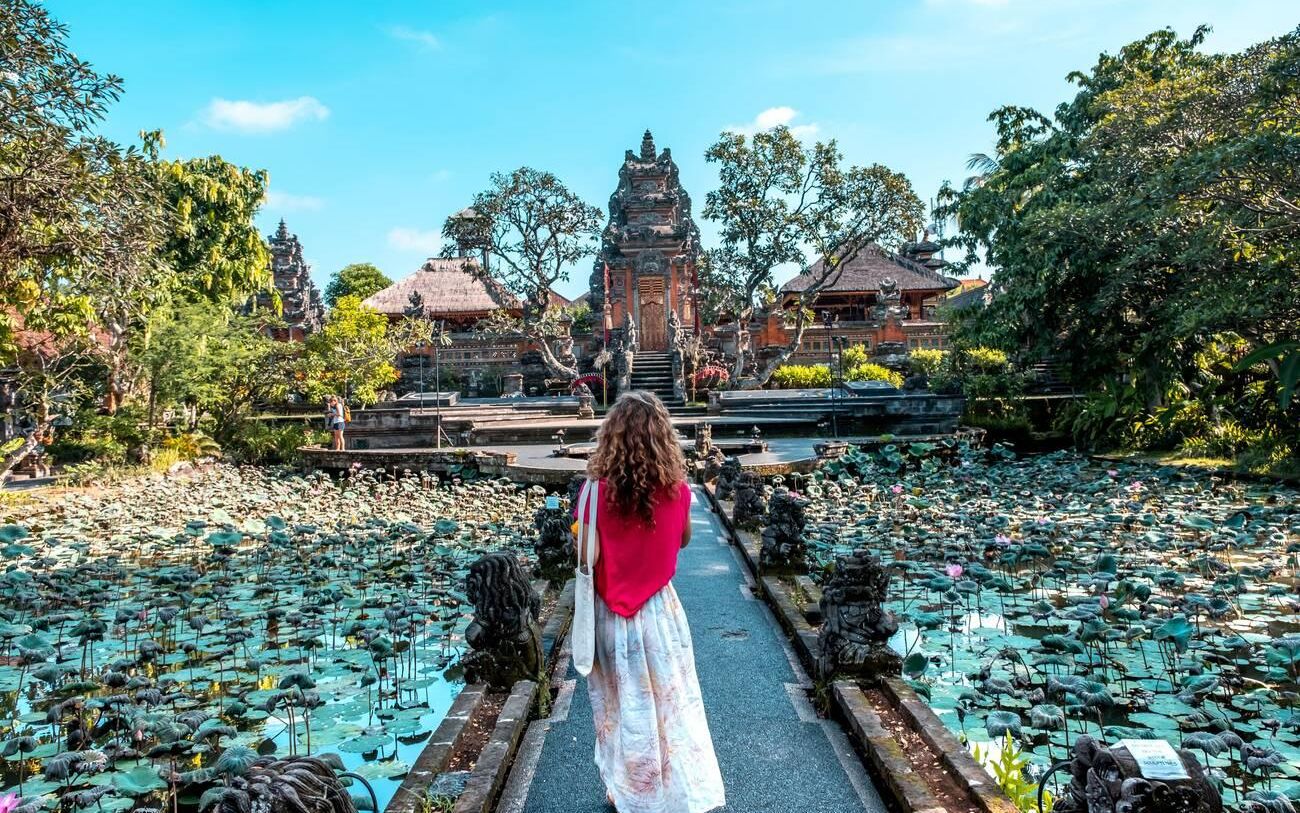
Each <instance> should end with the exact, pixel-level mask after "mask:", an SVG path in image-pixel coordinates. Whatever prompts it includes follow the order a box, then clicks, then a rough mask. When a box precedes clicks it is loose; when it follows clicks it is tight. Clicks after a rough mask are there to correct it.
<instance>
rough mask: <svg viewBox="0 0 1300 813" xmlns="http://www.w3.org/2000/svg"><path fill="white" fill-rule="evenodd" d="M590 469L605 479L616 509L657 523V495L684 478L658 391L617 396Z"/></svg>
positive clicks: (682, 460) (598, 436) (599, 435)
mask: <svg viewBox="0 0 1300 813" xmlns="http://www.w3.org/2000/svg"><path fill="white" fill-rule="evenodd" d="M587 473H588V474H589V475H591V476H592V477H595V478H598V479H602V480H604V481H605V486H606V488H607V489H609V493H608V494H607V495H606V499H608V500H609V502H610V504H612V505H613V507H614V510H615V511H617V512H618V513H620V514H622V515H624V516H635V517H637V518H638V519H640V520H641V522H642V523H644V524H645V525H646V526H652V525H654V506H655V501H656V499H657V498H658V497H659V496H660V495H661V494H663V493H664V491H665V490H666V489H668V488H670V487H672V486H675V485H677V484H678V483H680V482H682V481H683V480H684V479H686V459H685V457H683V456H682V447H681V444H680V443H678V441H677V433H676V432H674V431H673V424H672V419H671V418H670V417H669V415H668V409H667V408H666V407H665V406H664V405H663V402H662V401H660V400H659V399H658V398H656V397H655V395H654V393H652V392H645V391H643V390H629V391H628V392H625V393H623V394H622V395H620V396H619V397H618V400H617V401H615V402H614V406H613V407H611V408H610V410H609V412H608V413H607V414H606V415H605V420H604V422H603V423H602V424H601V425H600V431H599V432H597V434H596V451H594V452H592V454H591V458H590V460H588V461H587Z"/></svg>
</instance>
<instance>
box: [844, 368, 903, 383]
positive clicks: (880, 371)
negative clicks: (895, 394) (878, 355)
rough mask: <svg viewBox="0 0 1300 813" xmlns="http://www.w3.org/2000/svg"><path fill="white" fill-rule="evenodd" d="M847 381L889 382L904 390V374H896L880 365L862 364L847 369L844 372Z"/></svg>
mask: <svg viewBox="0 0 1300 813" xmlns="http://www.w3.org/2000/svg"><path fill="white" fill-rule="evenodd" d="M844 380H845V381H887V382H889V383H890V384H893V385H894V386H895V387H898V388H900V389H901V388H902V386H903V374H902V373H899V372H895V371H893V370H891V369H889V368H888V367H882V366H881V365H879V364H872V363H871V362H866V361H864V362H862V363H861V364H855V365H853V366H852V367H846V368H845V370H844Z"/></svg>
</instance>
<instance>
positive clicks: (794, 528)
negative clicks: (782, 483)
mask: <svg viewBox="0 0 1300 813" xmlns="http://www.w3.org/2000/svg"><path fill="white" fill-rule="evenodd" d="M808 505H809V501H808V500H806V499H804V498H803V497H800V496H799V495H798V494H796V493H794V492H792V491H791V490H790V489H788V488H785V487H780V488H777V489H776V490H775V491H773V492H772V497H771V499H769V500H768V501H767V525H766V527H764V528H763V547H762V548H761V549H760V550H759V553H758V566H759V569H760V570H761V571H762V572H763V573H764V574H787V575H796V574H804V573H807V572H808V548H807V546H806V545H805V544H804V538H803V531H804V526H805V525H806V524H807V523H808V518H807V516H805V514H804V509H805V508H807V507H808Z"/></svg>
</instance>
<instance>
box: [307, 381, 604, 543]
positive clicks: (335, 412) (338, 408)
mask: <svg viewBox="0 0 1300 813" xmlns="http://www.w3.org/2000/svg"><path fill="white" fill-rule="evenodd" d="M345 414H346V413H345V412H344V410H343V401H342V400H340V399H339V397H338V396H337V395H331V396H330V397H329V398H327V399H326V400H325V425H326V426H327V427H328V428H329V430H330V434H331V436H332V437H331V440H330V448H331V449H333V450H334V451H336V452H341V451H343V427H344V425H345V423H346V422H345V420H344V415H345ZM597 522H599V518H598V519H597Z"/></svg>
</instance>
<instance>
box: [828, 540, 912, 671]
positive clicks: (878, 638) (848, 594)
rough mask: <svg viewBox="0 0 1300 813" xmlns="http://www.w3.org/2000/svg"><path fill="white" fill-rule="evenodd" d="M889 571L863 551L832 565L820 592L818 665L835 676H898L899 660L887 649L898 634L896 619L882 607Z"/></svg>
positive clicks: (895, 654)
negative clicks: (891, 639) (820, 623)
mask: <svg viewBox="0 0 1300 813" xmlns="http://www.w3.org/2000/svg"><path fill="white" fill-rule="evenodd" d="M888 592H889V572H888V571H887V570H885V568H884V567H883V566H882V565H881V564H880V560H879V559H877V558H876V557H875V556H873V555H872V554H871V552H870V551H868V550H866V549H865V548H859V549H858V550H855V551H854V552H853V553H851V554H849V555H847V556H841V557H840V558H839V560H838V561H837V562H836V563H835V573H834V574H833V575H832V576H831V578H830V581H828V582H827V583H826V587H825V589H824V590H823V591H822V600H821V611H822V617H823V618H824V619H825V623H824V624H823V625H822V630H821V634H820V636H819V639H820V642H821V656H820V659H819V667H820V670H821V673H822V676H823V677H829V676H831V675H833V674H846V675H864V676H868V677H875V676H884V675H897V674H899V673H900V671H901V670H902V659H901V658H899V656H898V653H896V652H894V650H892V649H890V648H889V643H888V642H889V639H890V638H891V637H893V635H894V633H896V632H898V619H897V618H896V617H895V616H894V613H893V612H891V611H890V610H887V609H885V606H884V605H885V600H886V599H887V598H888Z"/></svg>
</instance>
